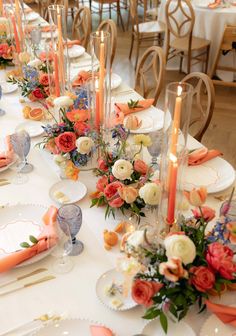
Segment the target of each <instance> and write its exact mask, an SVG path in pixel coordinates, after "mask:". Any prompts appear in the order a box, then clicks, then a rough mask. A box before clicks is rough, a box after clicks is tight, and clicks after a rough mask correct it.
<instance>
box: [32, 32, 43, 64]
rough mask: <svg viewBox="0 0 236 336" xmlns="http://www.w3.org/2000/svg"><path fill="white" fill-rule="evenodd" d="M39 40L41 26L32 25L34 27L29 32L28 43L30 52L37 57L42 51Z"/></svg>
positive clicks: (40, 37)
mask: <svg viewBox="0 0 236 336" xmlns="http://www.w3.org/2000/svg"><path fill="white" fill-rule="evenodd" d="M41 40H42V31H41V28H40V27H39V26H38V27H34V29H33V30H32V31H31V32H30V43H31V49H32V52H33V54H34V56H35V57H36V58H39V55H40V53H41V52H42V51H43V46H42V45H41Z"/></svg>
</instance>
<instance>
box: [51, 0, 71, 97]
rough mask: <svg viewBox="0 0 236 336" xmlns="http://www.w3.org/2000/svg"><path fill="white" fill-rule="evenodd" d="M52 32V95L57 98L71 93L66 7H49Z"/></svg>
mask: <svg viewBox="0 0 236 336" xmlns="http://www.w3.org/2000/svg"><path fill="white" fill-rule="evenodd" d="M48 13H49V23H50V32H51V44H50V52H49V53H48V55H49V59H50V65H51V67H52V68H53V73H54V81H53V82H52V83H51V84H50V94H51V95H52V96H55V97H60V96H63V95H65V93H66V91H70V90H71V87H70V62H69V56H68V48H67V25H66V11H65V6H62V5H50V6H49V7H48Z"/></svg>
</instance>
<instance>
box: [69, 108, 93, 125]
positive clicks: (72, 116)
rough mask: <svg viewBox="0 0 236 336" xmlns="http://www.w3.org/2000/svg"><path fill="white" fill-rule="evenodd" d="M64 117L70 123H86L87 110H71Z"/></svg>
mask: <svg viewBox="0 0 236 336" xmlns="http://www.w3.org/2000/svg"><path fill="white" fill-rule="evenodd" d="M66 117H67V118H68V119H69V120H70V121H72V122H75V121H86V120H88V110H79V109H77V110H72V111H70V112H67V113H66Z"/></svg>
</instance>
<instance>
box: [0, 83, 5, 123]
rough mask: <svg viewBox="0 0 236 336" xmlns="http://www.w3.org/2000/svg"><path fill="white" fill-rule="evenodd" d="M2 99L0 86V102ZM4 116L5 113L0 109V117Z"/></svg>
mask: <svg viewBox="0 0 236 336" xmlns="http://www.w3.org/2000/svg"><path fill="white" fill-rule="evenodd" d="M1 99H2V87H1V85H0V100H1ZM4 114H6V111H4V110H3V109H1V108H0V117H2V116H4Z"/></svg>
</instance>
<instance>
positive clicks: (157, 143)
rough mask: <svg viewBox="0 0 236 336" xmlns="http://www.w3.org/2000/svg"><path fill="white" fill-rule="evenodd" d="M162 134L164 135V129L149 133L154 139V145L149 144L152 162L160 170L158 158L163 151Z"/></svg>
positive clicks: (148, 148)
mask: <svg viewBox="0 0 236 336" xmlns="http://www.w3.org/2000/svg"><path fill="white" fill-rule="evenodd" d="M162 135H163V131H162V129H161V130H156V131H153V132H150V133H149V136H150V138H151V140H152V145H151V146H148V147H147V150H148V152H149V154H150V155H151V157H152V160H151V164H152V166H153V168H154V169H155V170H159V164H158V162H157V160H158V157H159V155H160V153H161V145H162Z"/></svg>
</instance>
